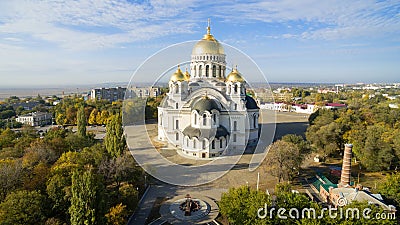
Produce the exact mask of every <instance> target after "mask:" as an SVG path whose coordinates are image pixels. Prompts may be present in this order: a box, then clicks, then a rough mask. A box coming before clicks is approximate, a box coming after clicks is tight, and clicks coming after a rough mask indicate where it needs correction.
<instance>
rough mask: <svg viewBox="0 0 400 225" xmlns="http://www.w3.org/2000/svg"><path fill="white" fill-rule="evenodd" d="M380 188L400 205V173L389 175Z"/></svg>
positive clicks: (388, 197)
mask: <svg viewBox="0 0 400 225" xmlns="http://www.w3.org/2000/svg"><path fill="white" fill-rule="evenodd" d="M378 190H379V192H380V193H381V194H382V195H383V196H385V198H387V199H389V200H391V201H392V202H395V203H396V205H397V206H400V173H393V174H391V175H387V176H386V178H385V180H384V181H383V182H382V183H380V185H379V188H378Z"/></svg>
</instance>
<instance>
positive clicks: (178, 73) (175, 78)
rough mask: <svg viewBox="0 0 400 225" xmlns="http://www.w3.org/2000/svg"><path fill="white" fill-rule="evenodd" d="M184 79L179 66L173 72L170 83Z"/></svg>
mask: <svg viewBox="0 0 400 225" xmlns="http://www.w3.org/2000/svg"><path fill="white" fill-rule="evenodd" d="M185 80H186V77H185V75H184V74H183V73H182V70H181V68H180V66H179V65H178V69H177V70H176V71H175V73H174V74H172V76H171V79H170V81H173V82H176V81H185Z"/></svg>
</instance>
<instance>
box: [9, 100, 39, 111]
mask: <svg viewBox="0 0 400 225" xmlns="http://www.w3.org/2000/svg"><path fill="white" fill-rule="evenodd" d="M40 104H42V103H40V102H39V101H26V102H17V103H13V104H12V107H13V108H14V109H17V108H19V107H23V108H24V110H32V109H33V108H35V107H36V106H38V105H40Z"/></svg>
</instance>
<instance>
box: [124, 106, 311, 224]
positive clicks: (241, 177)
mask: <svg viewBox="0 0 400 225" xmlns="http://www.w3.org/2000/svg"><path fill="white" fill-rule="evenodd" d="M269 115H270V114H269ZM262 119H263V118H261V121H263V120H262ZM261 123H262V122H261ZM272 125H273V124H268V123H266V124H263V126H272ZM307 126H308V115H304V114H296V113H288V112H277V113H276V132H275V136H274V139H279V138H281V137H282V136H283V135H285V134H300V135H303V134H304V132H305V130H306V129H307ZM128 129H129V128H128ZM131 129H133V128H131ZM147 130H148V132H149V134H150V135H151V136H153V137H154V136H155V135H156V125H154V124H150V125H147ZM140 138H143V137H141V135H134V134H132V135H129V133H128V138H127V142H128V146H129V147H131V146H135V147H136V148H139V149H145V148H147V147H152V146H150V145H148V144H147V143H146V142H149V141H151V142H152V143H154V139H152V138H151V137H150V138H148V139H147V140H140ZM158 144H159V143H158ZM158 147H159V151H160V153H161V155H162V156H163V157H164V158H165V159H166V160H168V161H170V162H174V163H177V164H180V165H183V166H184V167H182V168H191V167H196V166H201V165H205V164H207V163H209V161H205V160H195V159H188V158H186V157H182V156H180V155H179V154H177V153H176V150H175V149H173V148H171V147H168V146H162V145H159V146H158ZM143 154H144V155H145V152H144V153H143ZM146 157H147V156H146ZM148 158H149V160H151V159H152V158H151V156H150V157H148ZM252 158H253V154H249V153H245V154H243V155H242V156H241V157H239V160H238V162H237V163H236V164H235V165H234V166H233V167H232V169H231V170H229V171H228V172H227V173H225V174H224V175H222V176H221V177H219V178H218V179H215V180H213V181H212V182H210V183H207V184H203V185H200V186H193V187H182V186H174V185H170V184H165V183H162V182H157V183H156V184H155V185H152V186H151V187H150V189H149V191H148V192H147V194H146V196H145V198H144V200H143V202H142V204H141V205H140V206H139V208H138V210H137V212H136V213H135V215H134V216H133V217H132V218H131V220H130V223H129V224H145V221H146V218H147V217H148V215H149V213H150V211H151V209H152V207H153V204H154V202H155V201H156V198H157V197H168V198H174V197H176V196H180V195H186V194H187V193H197V194H198V195H201V196H205V197H207V198H210V199H213V200H215V201H218V200H220V198H221V194H222V193H223V192H226V191H227V190H228V189H229V188H230V187H239V186H243V185H248V186H250V187H254V188H256V186H257V176H258V174H259V176H260V182H259V189H260V190H266V189H268V190H269V191H270V192H271V191H272V190H273V188H274V187H275V184H276V182H277V180H276V178H275V177H272V176H271V175H270V174H268V170H267V166H266V164H265V161H264V160H263V161H262V163H261V165H260V166H259V167H258V168H257V169H255V170H253V171H250V170H249V164H250V162H251V161H252ZM215 168H219V167H217V166H214V169H215ZM152 169H154V168H152ZM217 172H218V171H206V172H205V173H204V176H216V175H215V174H216V173H217ZM195 179H199V180H201V181H202V180H204V179H205V178H202V174H199V175H197V176H195Z"/></svg>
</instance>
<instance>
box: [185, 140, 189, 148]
mask: <svg viewBox="0 0 400 225" xmlns="http://www.w3.org/2000/svg"><path fill="white" fill-rule="evenodd" d="M186 146H188V147H189V138H186Z"/></svg>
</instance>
